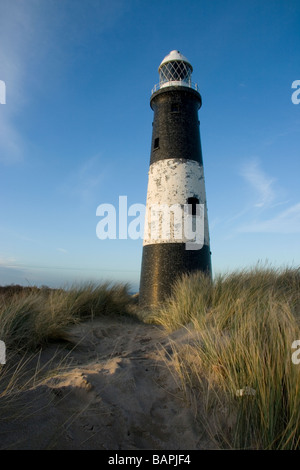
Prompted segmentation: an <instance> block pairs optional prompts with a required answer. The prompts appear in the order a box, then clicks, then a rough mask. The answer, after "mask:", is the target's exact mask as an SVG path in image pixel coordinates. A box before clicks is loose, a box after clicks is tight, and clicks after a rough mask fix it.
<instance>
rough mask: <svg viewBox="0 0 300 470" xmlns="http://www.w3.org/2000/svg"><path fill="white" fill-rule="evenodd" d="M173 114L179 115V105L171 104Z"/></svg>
mask: <svg viewBox="0 0 300 470" xmlns="http://www.w3.org/2000/svg"><path fill="white" fill-rule="evenodd" d="M171 113H179V105H178V104H177V103H172V104H171Z"/></svg>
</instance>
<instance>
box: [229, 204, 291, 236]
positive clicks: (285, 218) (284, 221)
mask: <svg viewBox="0 0 300 470" xmlns="http://www.w3.org/2000/svg"><path fill="white" fill-rule="evenodd" d="M238 231H239V232H260V233H262V232H264V233H300V203H297V204H295V205H293V206H291V207H289V208H288V209H286V210H284V211H282V212H279V214H277V215H275V216H274V217H272V218H269V219H266V220H254V221H253V222H250V223H247V224H245V225H242V226H240V227H239V228H238Z"/></svg>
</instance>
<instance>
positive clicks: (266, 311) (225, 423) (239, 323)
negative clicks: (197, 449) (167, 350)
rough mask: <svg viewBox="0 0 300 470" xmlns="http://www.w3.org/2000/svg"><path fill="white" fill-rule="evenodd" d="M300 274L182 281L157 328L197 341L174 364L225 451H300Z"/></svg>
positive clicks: (266, 272) (270, 272)
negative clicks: (299, 348)
mask: <svg viewBox="0 0 300 470" xmlns="http://www.w3.org/2000/svg"><path fill="white" fill-rule="evenodd" d="M299 318H300V271H299V270H297V269H282V270H276V269H267V268H266V269H258V268H255V269H252V270H250V271H246V270H245V271H242V272H236V273H231V274H228V275H222V276H217V277H216V279H215V280H214V281H211V280H210V279H209V278H208V277H206V276H204V275H203V274H200V273H197V274H194V275H190V276H183V278H182V279H181V280H179V281H178V282H177V283H176V284H175V286H174V291H173V295H172V297H170V299H168V301H167V302H166V303H165V305H164V306H163V307H162V308H161V309H160V310H158V311H156V312H154V314H153V316H152V318H151V321H154V322H157V323H160V324H162V325H164V326H165V327H167V328H168V329H170V330H174V329H177V328H179V327H182V326H185V327H186V328H188V329H189V330H190V331H191V333H192V335H193V342H192V343H191V344H190V345H188V346H186V347H185V348H181V349H180V348H179V347H176V345H175V348H174V355H173V358H174V359H173V365H175V368H176V370H177V374H178V376H179V377H180V381H181V384H182V387H183V388H184V390H185V391H186V392H187V394H188V395H189V397H190V398H191V397H192V399H193V403H194V405H195V406H196V410H195V411H196V413H197V415H198V416H199V419H201V421H202V423H203V426H204V428H205V430H206V432H207V433H208V434H209V436H210V438H212V439H213V440H214V441H215V442H216V444H217V445H218V446H219V447H220V448H233V449H300V364H299V365H297V364H294V363H293V362H292V353H293V350H292V343H293V341H294V340H296V339H300V329H299Z"/></svg>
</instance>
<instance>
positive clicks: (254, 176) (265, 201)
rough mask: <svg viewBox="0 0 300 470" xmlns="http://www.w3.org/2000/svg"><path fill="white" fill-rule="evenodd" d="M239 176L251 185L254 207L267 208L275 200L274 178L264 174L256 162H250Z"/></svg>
mask: <svg viewBox="0 0 300 470" xmlns="http://www.w3.org/2000/svg"><path fill="white" fill-rule="evenodd" d="M241 175H242V176H243V177H244V178H245V180H246V181H247V182H248V183H249V184H250V185H251V187H252V189H253V190H254V192H255V195H256V202H255V203H254V207H261V208H265V207H269V206H270V205H271V204H272V203H273V202H274V200H275V195H276V192H275V190H274V183H275V182H276V179H275V178H272V177H270V176H268V175H266V174H265V173H264V171H263V170H262V169H261V167H260V165H259V163H258V162H257V161H250V162H248V163H247V164H245V165H244V166H243V168H242V170H241Z"/></svg>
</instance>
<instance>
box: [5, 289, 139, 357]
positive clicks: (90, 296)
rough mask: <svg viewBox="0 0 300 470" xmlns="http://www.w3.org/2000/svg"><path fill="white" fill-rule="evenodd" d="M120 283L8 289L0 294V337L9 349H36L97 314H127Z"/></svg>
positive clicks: (127, 299)
mask: <svg viewBox="0 0 300 470" xmlns="http://www.w3.org/2000/svg"><path fill="white" fill-rule="evenodd" d="M130 303H131V296H130V295H129V293H128V286H127V285H123V284H109V283H104V284H100V285H95V284H92V283H88V284H83V285H74V286H72V287H71V288H69V289H66V290H64V289H47V288H41V289H37V288H32V289H24V290H19V289H16V290H14V289H13V288H11V289H10V290H8V291H7V292H5V293H2V294H1V295H0V338H1V340H2V341H4V342H5V343H6V346H7V348H8V349H10V348H13V349H14V350H18V349H28V348H29V349H35V348H36V347H39V346H42V345H43V344H45V343H46V342H47V341H49V340H55V339H59V338H60V337H61V335H63V331H64V329H65V328H66V327H68V326H70V325H72V324H75V323H78V322H80V321H83V320H86V319H89V318H95V317H97V316H100V315H114V314H119V315H121V314H126V313H128V312H129V305H130Z"/></svg>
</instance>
